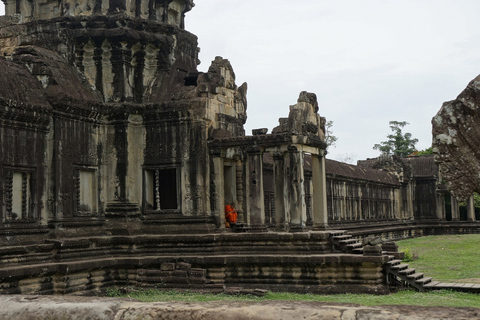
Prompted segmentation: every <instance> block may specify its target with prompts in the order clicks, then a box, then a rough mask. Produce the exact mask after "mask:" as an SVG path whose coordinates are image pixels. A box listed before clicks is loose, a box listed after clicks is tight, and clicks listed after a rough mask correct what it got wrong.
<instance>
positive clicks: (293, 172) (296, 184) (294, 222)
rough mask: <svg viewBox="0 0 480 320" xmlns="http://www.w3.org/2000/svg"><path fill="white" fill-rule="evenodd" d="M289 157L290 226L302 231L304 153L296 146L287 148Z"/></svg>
mask: <svg viewBox="0 0 480 320" xmlns="http://www.w3.org/2000/svg"><path fill="white" fill-rule="evenodd" d="M288 158H289V168H290V171H289V177H288V180H289V181H288V184H287V185H288V193H289V198H290V199H289V204H290V205H289V209H290V227H291V230H292V231H303V230H304V229H305V226H306V223H307V206H306V204H305V186H304V184H303V180H304V176H303V171H304V170H303V163H304V162H303V159H304V154H303V152H301V151H298V150H297V148H296V147H290V148H289V150H288Z"/></svg>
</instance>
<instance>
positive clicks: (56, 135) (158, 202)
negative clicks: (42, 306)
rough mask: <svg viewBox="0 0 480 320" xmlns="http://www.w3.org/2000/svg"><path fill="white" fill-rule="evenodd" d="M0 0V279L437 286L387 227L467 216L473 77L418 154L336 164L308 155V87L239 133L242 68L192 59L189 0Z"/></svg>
mask: <svg viewBox="0 0 480 320" xmlns="http://www.w3.org/2000/svg"><path fill="white" fill-rule="evenodd" d="M2 1H3V2H4V3H5V6H6V7H5V8H6V15H5V16H2V17H0V75H1V76H0V216H1V219H0V261H1V263H0V293H3V294H16V293H22V294H70V293H72V294H95V293H100V292H102V291H104V290H105V289H106V288H109V287H115V286H125V285H128V286H140V287H158V288H166V289H168V288H176V289H190V290H205V291H212V292H221V291H223V290H226V288H227V289H228V288H233V287H234V288H240V289H238V290H246V291H248V290H259V289H260V290H273V291H295V292H312V293H342V292H366V293H378V294H381V293H388V292H389V290H390V286H392V285H395V284H398V283H399V282H403V283H405V284H409V285H410V286H413V287H415V288H416V289H418V290H421V291H424V290H429V289H432V288H442V287H448V286H446V285H445V284H442V283H439V282H438V281H433V280H432V279H431V278H428V277H426V276H425V277H424V276H423V274H421V275H420V274H418V273H415V272H414V271H411V270H412V269H409V268H407V267H405V265H404V264H401V263H400V260H399V258H401V256H402V253H400V252H398V250H397V247H396V245H395V243H394V242H393V241H394V240H396V239H403V238H407V237H415V236H422V235H433V234H454V233H477V232H479V225H478V224H477V222H476V215H475V208H474V205H473V197H472V195H473V193H474V192H478V191H480V188H479V186H480V183H479V181H477V180H478V174H474V172H478V171H479V170H478V167H479V163H480V162H479V158H478V156H477V152H476V150H475V146H478V140H476V139H478V136H479V132H478V129H476V128H477V127H478V126H476V124H478V119H477V118H478V115H477V114H478V104H477V101H478V98H477V96H478V81H479V80H478V79H477V80H475V81H473V82H472V83H471V84H470V85H469V86H468V88H467V89H466V90H465V91H464V92H463V93H462V94H461V95H460V96H459V98H458V99H457V100H455V101H452V102H448V103H446V104H445V105H444V106H443V107H442V109H441V110H440V112H439V113H438V114H437V115H436V116H435V117H434V120H433V130H434V146H433V147H434V151H435V152H436V155H435V156H422V157H415V156H413V157H406V158H399V157H392V156H381V157H379V158H376V159H368V160H365V161H360V162H359V163H358V165H356V166H354V165H349V164H345V163H341V162H337V161H333V160H329V159H326V143H325V123H326V119H325V118H324V117H321V115H320V114H319V106H318V103H317V97H316V95H315V94H313V93H309V92H305V91H304V92H300V93H299V96H298V100H297V101H286V102H285V106H288V105H289V104H291V105H290V107H289V108H287V107H285V117H284V118H281V119H279V123H278V126H277V127H275V128H274V129H273V130H272V131H271V133H268V130H266V129H263V128H259V129H257V130H253V132H252V134H251V135H248V134H246V133H245V130H244V124H245V121H246V119H247V84H246V83H244V84H241V85H240V84H237V83H236V82H235V73H234V71H233V68H232V66H231V64H230V62H229V61H228V60H227V59H224V58H222V57H216V58H215V60H214V61H212V63H211V66H210V67H209V69H208V71H207V72H199V71H198V70H197V65H198V64H199V60H198V52H199V48H198V46H197V38H196V36H195V35H193V34H192V33H190V32H188V31H186V30H185V28H184V25H185V24H184V21H185V19H186V14H187V13H188V12H189V11H190V10H192V8H193V7H194V3H193V1H192V0H156V1H146V0H136V1H126V0H110V1H100V0H59V1H48V0H47V1H37V0H33V1H31V0H2ZM472 177H473V178H472ZM475 179H476V180H475ZM459 201H467V204H468V205H467V210H466V212H463V211H461V210H459ZM231 203H234V205H235V210H236V213H237V219H238V220H237V221H236V225H235V226H232V227H230V228H228V227H226V223H225V222H226V221H225V206H226V205H229V204H231ZM469 290H470V291H472V290H478V288H475V287H473V286H471V287H469V288H465V291H469Z"/></svg>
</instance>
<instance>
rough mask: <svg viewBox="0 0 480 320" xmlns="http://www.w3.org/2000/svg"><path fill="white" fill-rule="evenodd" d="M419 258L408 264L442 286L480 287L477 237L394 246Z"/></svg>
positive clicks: (436, 238)
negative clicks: (468, 285) (477, 285)
mask: <svg viewBox="0 0 480 320" xmlns="http://www.w3.org/2000/svg"><path fill="white" fill-rule="evenodd" d="M397 244H398V245H399V250H400V251H405V249H406V248H409V250H410V252H412V253H413V254H414V255H418V258H417V259H414V260H413V261H411V262H408V264H409V265H410V266H411V267H413V268H416V269H417V271H419V272H422V273H425V276H428V277H432V278H433V279H435V280H437V281H442V282H469V283H480V234H467V235H450V236H429V237H422V238H416V239H408V240H403V241H399V242H397Z"/></svg>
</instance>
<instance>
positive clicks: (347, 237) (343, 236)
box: [333, 234, 352, 240]
mask: <svg viewBox="0 0 480 320" xmlns="http://www.w3.org/2000/svg"><path fill="white" fill-rule="evenodd" d="M350 238H352V236H351V235H349V234H344V235H341V236H333V240H346V239H350Z"/></svg>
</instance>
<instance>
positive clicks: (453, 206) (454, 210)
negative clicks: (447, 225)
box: [450, 195, 460, 221]
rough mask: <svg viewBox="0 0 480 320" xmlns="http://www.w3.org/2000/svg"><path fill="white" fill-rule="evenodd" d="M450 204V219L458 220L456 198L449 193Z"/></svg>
mask: <svg viewBox="0 0 480 320" xmlns="http://www.w3.org/2000/svg"><path fill="white" fill-rule="evenodd" d="M450 199H451V206H452V221H458V220H460V213H459V208H458V200H457V198H455V197H454V196H453V195H451V198H450Z"/></svg>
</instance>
